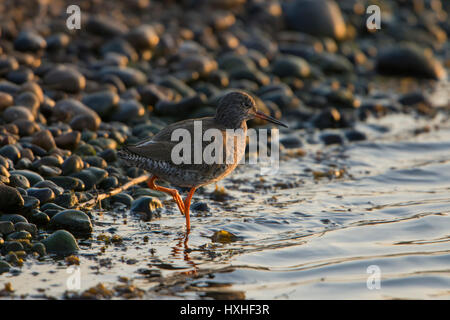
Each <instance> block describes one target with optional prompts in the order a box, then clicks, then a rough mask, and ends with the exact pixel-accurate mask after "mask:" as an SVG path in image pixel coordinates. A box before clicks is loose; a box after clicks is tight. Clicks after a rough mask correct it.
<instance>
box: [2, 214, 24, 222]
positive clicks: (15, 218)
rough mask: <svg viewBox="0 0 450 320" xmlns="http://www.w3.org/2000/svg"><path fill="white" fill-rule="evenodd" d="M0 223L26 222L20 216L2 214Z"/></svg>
mask: <svg viewBox="0 0 450 320" xmlns="http://www.w3.org/2000/svg"><path fill="white" fill-rule="evenodd" d="M0 221H11V222H12V223H17V222H28V220H27V219H26V218H25V217H24V216H21V215H20V214H2V215H0Z"/></svg>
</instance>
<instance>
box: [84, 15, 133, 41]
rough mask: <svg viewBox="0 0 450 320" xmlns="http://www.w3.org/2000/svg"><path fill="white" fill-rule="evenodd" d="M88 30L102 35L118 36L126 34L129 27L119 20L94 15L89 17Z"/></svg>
mask: <svg viewBox="0 0 450 320" xmlns="http://www.w3.org/2000/svg"><path fill="white" fill-rule="evenodd" d="M86 30H87V31H88V32H90V33H93V34H97V35H99V36H102V37H116V36H122V35H124V34H125V33H126V32H127V31H128V28H127V26H125V25H123V24H122V23H120V22H119V21H117V20H111V19H110V18H108V17H104V16H98V15H92V16H90V17H89V18H88V19H87V22H86Z"/></svg>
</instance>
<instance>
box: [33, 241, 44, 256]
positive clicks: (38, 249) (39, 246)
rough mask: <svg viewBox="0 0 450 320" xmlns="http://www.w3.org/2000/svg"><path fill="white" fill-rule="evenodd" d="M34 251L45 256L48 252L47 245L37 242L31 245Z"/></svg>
mask: <svg viewBox="0 0 450 320" xmlns="http://www.w3.org/2000/svg"><path fill="white" fill-rule="evenodd" d="M31 251H32V252H36V253H37V254H39V256H40V257H43V256H45V255H46V254H47V250H46V249H45V245H44V244H43V243H41V242H36V243H34V244H33V246H32V247H31Z"/></svg>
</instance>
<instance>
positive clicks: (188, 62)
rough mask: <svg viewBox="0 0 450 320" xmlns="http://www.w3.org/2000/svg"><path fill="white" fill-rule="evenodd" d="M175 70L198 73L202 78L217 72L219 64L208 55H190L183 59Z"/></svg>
mask: <svg viewBox="0 0 450 320" xmlns="http://www.w3.org/2000/svg"><path fill="white" fill-rule="evenodd" d="M175 68H176V69H178V70H182V71H186V70H191V71H194V72H198V73H199V75H200V76H201V77H206V76H208V74H209V73H211V72H212V71H214V70H217V62H216V61H215V60H214V59H212V58H211V57H208V56H206V55H197V54H190V55H188V56H185V57H183V58H182V59H181V60H180V61H179V62H178V63H177V64H176V66H175Z"/></svg>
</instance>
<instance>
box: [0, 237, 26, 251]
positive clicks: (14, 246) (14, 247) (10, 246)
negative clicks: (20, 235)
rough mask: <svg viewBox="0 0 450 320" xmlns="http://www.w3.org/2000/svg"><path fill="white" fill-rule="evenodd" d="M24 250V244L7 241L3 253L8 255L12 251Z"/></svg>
mask: <svg viewBox="0 0 450 320" xmlns="http://www.w3.org/2000/svg"><path fill="white" fill-rule="evenodd" d="M22 250H24V247H23V245H22V243H20V242H19V241H15V240H10V241H7V242H6V243H5V246H4V247H3V248H2V251H3V252H5V253H8V252H10V251H13V252H15V251H22Z"/></svg>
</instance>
